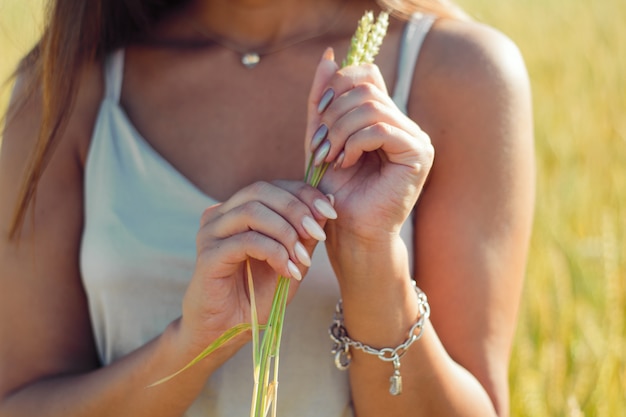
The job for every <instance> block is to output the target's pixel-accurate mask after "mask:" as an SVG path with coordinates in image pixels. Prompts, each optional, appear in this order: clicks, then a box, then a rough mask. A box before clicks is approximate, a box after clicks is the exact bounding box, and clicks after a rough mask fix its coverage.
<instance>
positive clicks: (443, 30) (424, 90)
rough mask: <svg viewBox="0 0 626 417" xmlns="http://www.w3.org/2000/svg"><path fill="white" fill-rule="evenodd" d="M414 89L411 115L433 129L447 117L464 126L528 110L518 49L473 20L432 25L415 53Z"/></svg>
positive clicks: (526, 83) (524, 73)
mask: <svg viewBox="0 0 626 417" xmlns="http://www.w3.org/2000/svg"><path fill="white" fill-rule="evenodd" d="M414 87H415V88H414V90H413V94H412V95H411V102H410V107H411V105H412V108H413V109H414V110H415V111H414V112H412V115H413V116H415V117H416V118H417V119H419V121H420V122H422V121H423V122H424V123H425V124H426V125H432V128H435V129H437V127H438V126H440V125H441V122H444V121H446V122H447V121H448V119H449V118H451V117H454V119H455V120H456V123H457V124H458V123H463V121H464V119H466V122H467V123H469V121H470V120H471V119H473V118H475V117H479V118H480V116H481V114H482V115H488V114H490V115H491V116H494V115H500V116H501V117H503V118H506V117H509V116H511V114H510V112H513V111H518V110H519V109H520V108H519V106H522V107H526V108H527V109H529V108H530V106H529V104H530V85H529V80H528V74H527V71H526V66H525V63H524V60H523V57H522V55H521V53H520V50H519V49H518V47H517V46H516V44H515V43H514V42H513V41H511V39H509V38H508V37H507V36H506V35H504V34H503V33H502V32H500V31H498V30H496V29H494V28H491V27H489V26H486V25H484V24H481V23H478V22H474V21H460V20H451V19H440V20H438V21H437V22H436V23H435V25H434V27H433V29H432V30H431V32H430V33H429V34H428V37H427V39H426V41H425V43H424V47H423V50H422V52H421V56H420V61H419V62H418V66H417V69H416V73H415V78H414ZM527 121H528V120H527ZM428 127H431V126H428ZM432 133H433V134H434V135H435V136H436V135H437V134H438V131H437V130H434V131H433V132H432Z"/></svg>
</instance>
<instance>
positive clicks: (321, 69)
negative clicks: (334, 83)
mask: <svg viewBox="0 0 626 417" xmlns="http://www.w3.org/2000/svg"><path fill="white" fill-rule="evenodd" d="M338 69H339V66H338V65H337V63H336V62H335V55H334V52H333V49H332V48H327V49H326V51H324V55H323V56H322V59H321V60H320V62H319V64H318V66H317V70H316V71H315V76H314V77H313V84H312V85H311V89H310V91H309V97H308V101H307V127H306V131H305V136H304V138H305V149H306V150H307V159H308V155H309V154H308V149H309V148H310V146H309V144H310V141H311V138H312V137H313V134H314V133H315V130H316V129H317V128H318V126H319V119H320V112H319V108H320V101H321V100H322V99H323V98H324V97H326V98H325V99H326V100H329V96H332V95H334V93H332V92H330V93H329V92H328V83H329V82H330V80H331V78H332V77H333V76H334V75H335V73H336V72H337V70H338ZM325 93H326V94H325Z"/></svg>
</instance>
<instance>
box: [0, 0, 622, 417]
mask: <svg viewBox="0 0 626 417" xmlns="http://www.w3.org/2000/svg"><path fill="white" fill-rule="evenodd" d="M41 4H42V1H41V0H0V80H2V81H3V80H5V79H7V77H8V76H9V74H10V73H11V71H12V68H13V67H14V65H15V63H16V61H17V59H18V57H19V56H20V54H22V53H23V52H24V51H26V50H27V49H28V48H29V46H30V45H31V44H32V42H33V39H34V38H35V36H36V34H37V31H38V27H39V22H40V15H41V13H40V9H41ZM461 4H462V5H463V6H464V7H465V8H466V9H467V10H468V11H469V12H470V13H471V14H472V15H473V16H475V17H476V18H477V19H478V20H481V21H484V22H487V23H489V24H491V25H492V26H495V27H497V28H499V29H500V30H502V31H503V32H505V33H506V34H508V35H509V36H510V37H511V38H512V39H514V40H515V41H516V42H517V44H518V45H519V47H520V49H521V50H522V53H523V54H524V56H525V58H526V62H527V65H528V70H529V73H530V77H531V80H532V84H533V95H534V104H535V124H536V129H535V132H536V154H537V171H538V184H537V205H536V216H535V227H534V233H533V239H532V244H531V252H530V259H529V264H528V273H527V281H526V286H525V294H524V299H523V304H522V310H521V314H520V321H519V327H518V330H517V335H516V339H515V347H514V351H513V358H512V362H511V373H510V381H511V399H512V404H511V410H512V415H513V416H567V417H579V416H602V417H623V416H626V321H625V318H626V4H624V2H623V0H603V1H598V2H591V1H582V0H501V1H499V2H495V1H487V0H462V1H461ZM8 93H9V89H8V88H4V89H3V90H2V93H1V94H0V113H2V112H3V111H4V109H5V107H6V101H7V99H8Z"/></svg>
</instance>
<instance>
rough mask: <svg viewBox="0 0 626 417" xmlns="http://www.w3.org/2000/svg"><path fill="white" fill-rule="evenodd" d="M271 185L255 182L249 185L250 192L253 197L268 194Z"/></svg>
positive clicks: (264, 182) (265, 182)
mask: <svg viewBox="0 0 626 417" xmlns="http://www.w3.org/2000/svg"><path fill="white" fill-rule="evenodd" d="M271 187H272V185H271V184H270V183H269V182H267V181H256V182H254V183H252V184H251V185H250V191H251V192H252V194H253V195H256V196H258V195H264V194H266V193H268V192H269V189H270V188H271Z"/></svg>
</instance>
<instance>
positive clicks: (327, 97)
mask: <svg viewBox="0 0 626 417" xmlns="http://www.w3.org/2000/svg"><path fill="white" fill-rule="evenodd" d="M334 97H335V90H333V89H332V88H330V87H329V88H328V89H327V90H326V91H325V92H324V94H322V98H321V99H320V104H319V105H318V106H317V114H322V113H323V112H324V110H326V108H327V107H328V105H329V104H330V102H331V101H332V99H333V98H334Z"/></svg>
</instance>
